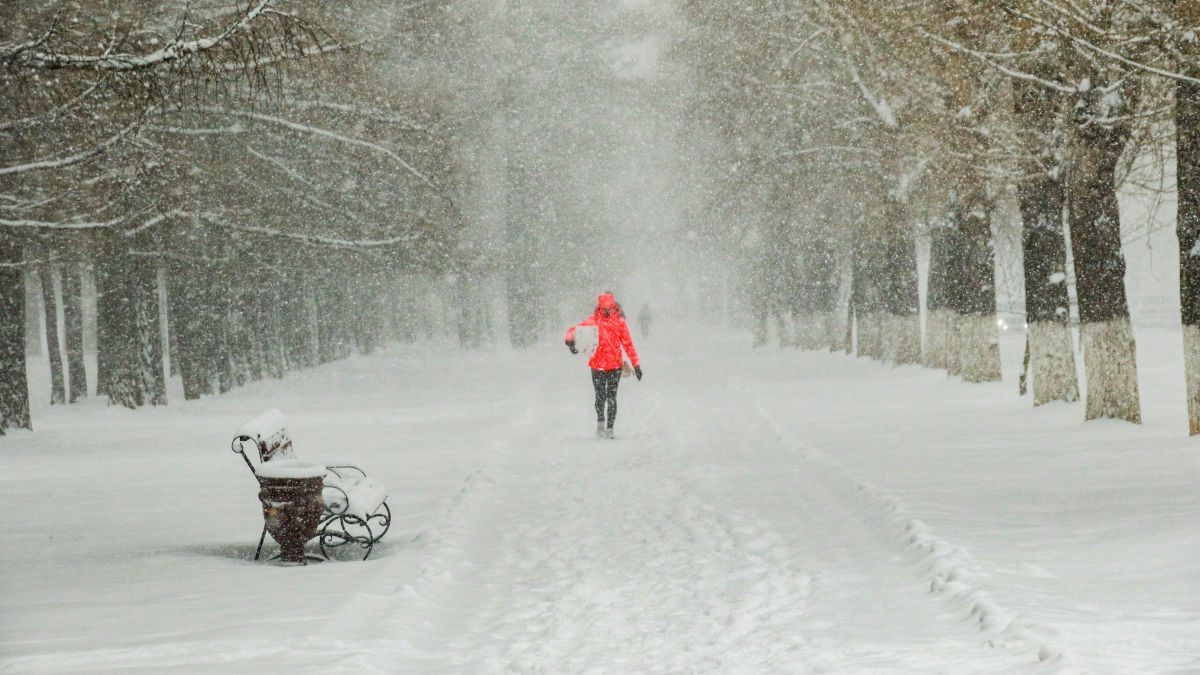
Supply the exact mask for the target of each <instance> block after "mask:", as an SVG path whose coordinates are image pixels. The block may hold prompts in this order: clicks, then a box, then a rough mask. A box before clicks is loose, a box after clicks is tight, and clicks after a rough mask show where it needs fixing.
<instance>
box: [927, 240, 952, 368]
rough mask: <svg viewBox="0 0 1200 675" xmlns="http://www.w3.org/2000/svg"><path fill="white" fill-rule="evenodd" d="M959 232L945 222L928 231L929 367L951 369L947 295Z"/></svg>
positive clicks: (949, 291) (949, 289)
mask: <svg viewBox="0 0 1200 675" xmlns="http://www.w3.org/2000/svg"><path fill="white" fill-rule="evenodd" d="M955 240H956V232H955V231H954V229H953V228H952V227H949V226H947V225H944V224H938V225H936V226H934V227H933V228H932V229H931V230H930V233H929V274H928V276H927V277H926V279H927V282H926V291H925V358H924V364H925V366H926V367H929V368H949V366H950V345H951V341H950V330H951V319H950V310H949V308H948V297H949V294H950V293H952V292H953V290H954V289H953V286H952V284H951V279H952V276H953V273H954V269H953V265H954V262H955V256H954V245H955Z"/></svg>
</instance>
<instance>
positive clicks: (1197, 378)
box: [1183, 326, 1200, 436]
mask: <svg viewBox="0 0 1200 675" xmlns="http://www.w3.org/2000/svg"><path fill="white" fill-rule="evenodd" d="M1183 369H1184V382H1185V383H1186V385H1187V402H1188V433H1190V434H1191V435H1193V436H1195V435H1197V434H1200V326H1184V327H1183Z"/></svg>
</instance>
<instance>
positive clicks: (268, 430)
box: [233, 408, 296, 471]
mask: <svg viewBox="0 0 1200 675" xmlns="http://www.w3.org/2000/svg"><path fill="white" fill-rule="evenodd" d="M247 442H250V443H254V446H255V448H256V449H257V450H258V461H259V462H260V463H262V462H269V461H271V460H273V459H295V458H296V455H295V453H294V452H293V450H292V437H291V435H290V434H288V430H287V417H285V416H284V414H283V413H282V412H281V411H280V410H279V409H277V408H272V409H270V410H268V411H266V412H263V413H261V414H259V415H258V416H257V417H255V418H253V419H251V420H249V421H247V422H246V423H245V424H243V425H242V428H241V430H240V431H238V433H237V436H235V437H234V439H233V451H234V452H237V453H241V455H242V457H244V458H245V459H246V463H247V464H250V470H251V471H253V470H254V465H253V464H251V463H250V458H249V457H247V456H246V452H245V448H244V444H245V443H247Z"/></svg>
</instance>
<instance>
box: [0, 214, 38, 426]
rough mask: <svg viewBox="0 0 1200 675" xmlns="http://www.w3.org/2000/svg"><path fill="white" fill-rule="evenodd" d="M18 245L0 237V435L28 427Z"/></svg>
mask: <svg viewBox="0 0 1200 675" xmlns="http://www.w3.org/2000/svg"><path fill="white" fill-rule="evenodd" d="M20 262H21V247H20V246H19V245H18V244H17V242H16V241H14V240H13V238H12V237H0V435H3V434H4V430H5V429H6V428H8V429H16V428H23V429H32V428H33V424H32V423H31V420H30V416H29V384H28V382H27V381H26V379H25V343H26V335H25V328H26V318H25V297H26V296H25V275H24V273H23V272H22V271H21V268H20V267H17V266H16V265H18V264H19V263H20Z"/></svg>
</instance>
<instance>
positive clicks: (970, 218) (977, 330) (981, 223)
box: [947, 169, 1000, 382]
mask: <svg viewBox="0 0 1200 675" xmlns="http://www.w3.org/2000/svg"><path fill="white" fill-rule="evenodd" d="M960 188H961V189H960V192H959V209H958V211H957V213H956V214H955V221H956V223H955V225H956V229H957V231H958V242H957V244H958V246H957V251H955V253H954V255H955V259H956V260H957V263H956V264H955V265H954V267H955V268H957V278H956V279H954V284H953V285H954V287H955V291H954V292H953V293H951V294H949V295H948V298H947V299H948V300H950V303H949V304H950V306H951V309H952V310H953V312H954V317H953V320H954V323H955V330H954V333H953V334H954V336H955V338H956V339H955V341H954V345H953V349H954V351H955V352H956V353H957V354H956V357H954V362H955V364H956V366H957V371H958V372H957V374H958V375H960V376H962V378H963V380H965V381H967V382H996V381H999V380H1000V343H999V335H998V333H997V327H996V257H995V244H994V242H993V241H992V222H991V220H992V219H991V215H992V201H991V200H990V199H989V198H988V196H987V193H986V189H985V186H984V184H983V181H982V179H981V178H980V177H979V175H978V174H977V173H975V171H974V170H972V169H968V170H967V173H966V174H965V175H964V176H963V180H962V182H961V183H960Z"/></svg>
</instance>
